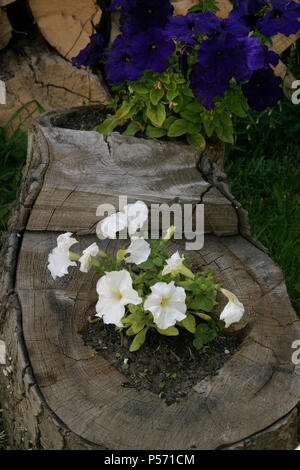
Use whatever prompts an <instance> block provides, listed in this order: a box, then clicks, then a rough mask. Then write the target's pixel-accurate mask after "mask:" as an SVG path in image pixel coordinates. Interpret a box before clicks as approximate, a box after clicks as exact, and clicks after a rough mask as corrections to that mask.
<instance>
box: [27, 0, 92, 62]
mask: <svg viewBox="0 0 300 470" xmlns="http://www.w3.org/2000/svg"><path fill="white" fill-rule="evenodd" d="M28 3H29V5H30V8H31V11H32V14H33V16H34V19H35V21H36V23H37V24H38V27H39V29H40V31H41V33H42V35H43V36H44V37H45V39H46V40H47V41H48V42H49V44H51V46H53V47H55V49H57V51H58V52H59V53H60V54H61V55H62V56H63V57H65V58H66V59H68V60H71V59H72V57H74V56H76V55H77V54H78V53H79V51H80V50H81V49H83V48H84V47H85V46H86V45H87V44H88V42H89V36H90V35H91V34H93V32H95V30H94V27H93V24H94V25H97V24H98V23H99V21H100V19H101V9H100V8H99V6H98V4H97V0H76V1H74V0H63V1H61V0H52V1H51V2H49V1H48V0H28Z"/></svg>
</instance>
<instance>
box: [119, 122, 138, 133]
mask: <svg viewBox="0 0 300 470" xmlns="http://www.w3.org/2000/svg"><path fill="white" fill-rule="evenodd" d="M140 130H141V129H140V127H139V126H138V125H137V124H136V123H135V122H132V121H131V122H130V123H129V124H128V126H127V128H126V130H125V131H124V132H123V135H128V136H135V134H136V133H137V132H138V131H140Z"/></svg>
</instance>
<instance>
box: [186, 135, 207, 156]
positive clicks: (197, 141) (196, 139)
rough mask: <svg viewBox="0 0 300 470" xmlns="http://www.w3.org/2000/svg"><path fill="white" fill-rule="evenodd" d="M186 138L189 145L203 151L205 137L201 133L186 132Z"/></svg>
mask: <svg viewBox="0 0 300 470" xmlns="http://www.w3.org/2000/svg"><path fill="white" fill-rule="evenodd" d="M186 140H187V142H188V143H189V144H190V145H192V146H193V147H196V148H197V149H198V150H200V151H201V152H203V150H204V149H205V147H206V142H205V138H204V137H203V135H201V134H188V135H187V136H186Z"/></svg>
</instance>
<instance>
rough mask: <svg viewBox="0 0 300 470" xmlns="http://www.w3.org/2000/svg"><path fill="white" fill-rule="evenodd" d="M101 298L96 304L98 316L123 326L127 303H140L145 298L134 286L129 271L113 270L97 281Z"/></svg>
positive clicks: (108, 322)
mask: <svg viewBox="0 0 300 470" xmlns="http://www.w3.org/2000/svg"><path fill="white" fill-rule="evenodd" d="M97 293H98V295H99V300H98V302H97V305H96V311H97V313H96V317H101V318H103V321H104V323H107V324H110V323H112V324H114V325H116V326H119V327H123V326H124V325H123V323H122V321H121V320H122V318H123V317H124V315H125V305H128V304H133V305H138V304H140V303H141V302H142V301H143V300H142V299H141V297H139V296H138V293H137V292H136V291H135V290H134V289H133V288H132V279H131V276H130V274H129V272H128V271H126V269H123V270H122V271H111V272H109V273H107V274H105V276H102V277H101V279H99V281H98V283H97Z"/></svg>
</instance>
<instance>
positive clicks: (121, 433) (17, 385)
mask: <svg viewBox="0 0 300 470" xmlns="http://www.w3.org/2000/svg"><path fill="white" fill-rule="evenodd" d="M86 111H87V110H83V111H82V112H83V115H84V114H86ZM76 113H78V110H75V111H74V110H73V111H70V112H66V113H65V119H63V115H64V113H63V112H60V113H57V114H56V113H48V114H47V115H46V116H44V117H42V118H41V120H40V122H39V123H36V124H35V126H34V127H33V128H32V130H31V136H30V145H29V152H28V161H27V166H26V169H25V172H24V177H23V182H22V186H21V190H20V194H19V201H18V203H17V204H16V206H15V208H14V210H13V214H12V218H11V226H10V232H9V234H8V235H7V237H6V242H5V247H4V251H3V254H2V260H3V262H2V264H1V266H2V269H1V282H0V286H1V291H0V337H1V339H2V338H3V339H4V340H5V342H6V346H7V349H8V355H9V356H10V357H11V360H12V361H13V364H14V369H13V374H11V375H10V376H9V377H4V376H2V374H0V382H1V387H0V391H1V393H2V395H1V400H2V403H4V404H5V416H6V419H7V421H8V423H9V434H10V436H12V435H16V436H17V437H16V438H20V439H21V438H22V437H23V439H24V442H26V443H28V444H29V443H30V441H31V442H32V444H31V446H32V447H33V448H43V449H91V448H95V449H104V448H107V449H111V450H117V449H123V450H133V449H151V450H154V449H157V450H164V449H169V450H173V449H174V450H175V449H181V450H182V449H184V450H187V449H224V448H232V449H245V448H247V449H292V448H295V447H296V435H297V424H298V421H299V415H298V412H297V405H298V404H299V402H300V376H299V375H296V374H295V366H294V365H293V363H292V361H291V353H292V349H291V344H292V343H293V341H295V340H297V339H299V337H300V322H299V320H298V319H297V317H296V315H295V312H294V311H293V309H292V307H291V304H290V302H289V299H288V295H287V292H286V287H285V283H284V279H283V277H282V273H281V272H280V270H279V268H278V267H277V266H276V265H275V264H274V263H273V261H272V260H271V258H270V257H269V256H268V255H267V253H265V252H264V250H262V249H261V248H260V247H258V246H255V242H254V241H253V240H252V239H251V234H249V228H247V221H246V218H244V219H243V220H242V218H241V215H240V214H239V211H240V209H241V208H240V207H238V205H237V201H235V199H234V197H233V196H232V195H230V193H229V190H228V187H227V185H226V178H225V175H224V174H223V176H222V172H221V171H220V169H219V168H218V166H217V164H216V160H217V159H218V158H217V155H216V154H214V152H213V151H212V149H210V150H207V151H206V152H205V153H204V154H203V155H200V154H198V153H197V152H196V151H194V150H193V149H190V148H188V147H185V146H184V145H178V144H167V143H160V142H156V141H148V140H146V139H145V140H143V139H141V140H140V141H139V139H128V138H125V137H122V136H120V135H119V134H112V135H111V136H110V137H109V138H108V139H106V140H105V139H103V138H101V136H98V135H96V134H95V133H94V132H88V131H75V130H71V129H62V128H55V127H53V125H54V124H55V122H56V121H57V122H60V123H63V122H64V124H65V125H67V124H68V116H70V117H71V116H72V119H73V117H74V114H76ZM93 113H95V109H94V108H91V114H93ZM51 123H52V124H51ZM76 149H77V150H76ZM129 149H130V150H129ZM83 152H84V154H83ZM216 153H218V152H216ZM70 155H73V166H72V165H71V163H72V160H71V157H70ZM80 155H81V156H82V157H84V158H83V160H82V162H83V161H84V163H82V162H81V163H80V161H81V160H80ZM85 159H86V161H85ZM80 165H83V166H82V167H81V166H80ZM196 172H197V177H196ZM147 175H148V179H147ZM167 175H168V178H167ZM133 176H134V177H135V178H133ZM114 179H115V180H116V179H118V182H119V185H116V184H115V183H114ZM152 180H153V184H151V181H152ZM63 181H65V185H66V188H65V191H66V192H69V194H70V195H69V196H66V193H63V191H64V188H63ZM97 181H98V184H97ZM75 182H77V184H76V186H75V188H74V187H73V184H74V183H75ZM49 188H52V192H50V189H49ZM55 188H56V189H55ZM88 188H92V189H90V190H89V191H88ZM123 189H127V191H128V194H129V195H130V197H132V198H133V200H134V199H136V198H137V197H139V198H142V199H144V200H146V201H148V202H156V201H157V200H164V201H168V200H171V201H172V200H173V197H174V196H175V194H176V195H177V196H180V197H181V198H182V200H185V201H192V200H194V197H195V196H197V199H196V201H195V202H196V203H199V202H201V201H202V202H204V204H205V207H207V210H208V213H210V209H209V204H211V213H212V215H211V217H212V218H213V219H212V220H215V222H214V223H215V227H216V226H217V224H219V223H220V220H221V219H222V215H220V213H218V211H219V208H223V211H224V210H227V209H224V206H225V205H226V204H225V202H224V199H225V200H227V204H228V207H229V206H230V207H231V208H232V209H233V210H234V211H235V213H236V220H238V224H237V226H236V230H237V231H236V233H235V234H234V235H230V236H224V235H223V236H216V234H215V227H214V229H212V230H209V231H210V233H209V234H207V235H206V236H205V244H204V247H203V249H202V250H200V251H191V252H187V255H188V258H189V260H190V262H191V263H192V265H193V268H194V269H206V268H209V269H211V268H213V269H215V270H216V272H217V275H216V279H217V281H218V282H221V283H222V284H223V285H224V287H225V288H227V289H229V290H232V291H233V292H234V293H235V294H236V295H237V296H238V297H239V298H240V300H241V301H242V302H243V303H244V305H245V309H246V314H245V318H244V320H243V323H242V324H241V325H239V326H238V327H237V328H238V329H239V328H241V327H242V328H245V329H246V330H245V331H246V332H247V334H246V337H245V340H244V341H243V343H242V344H241V346H240V347H239V349H238V351H237V352H236V353H235V355H234V356H233V357H232V358H231V359H230V360H229V361H228V362H227V363H226V364H225V365H224V366H223V367H222V369H221V370H220V371H219V373H218V374H217V375H216V376H214V377H208V378H206V379H205V380H204V381H201V382H200V383H199V384H198V385H197V386H196V387H194V388H193V389H191V390H190V392H189V394H188V397H187V399H186V400H184V401H182V402H180V403H176V404H174V405H172V406H169V407H168V406H166V404H165V403H164V402H162V401H161V400H160V399H159V398H158V397H157V396H156V395H154V394H152V393H151V392H148V391H143V392H138V391H136V390H133V389H128V388H124V387H122V382H123V381H124V377H123V376H122V375H121V374H120V373H119V372H118V371H117V370H116V369H114V368H113V367H112V366H111V365H110V364H108V363H107V362H106V361H105V360H104V359H103V358H101V357H100V356H99V355H98V354H96V353H95V352H94V351H93V350H92V349H90V348H89V347H87V346H85V345H84V343H83V340H82V337H81V331H82V329H83V327H84V326H85V324H86V321H87V316H88V315H91V314H93V312H94V311H95V302H96V300H97V299H96V294H95V285H96V282H97V278H96V276H95V273H94V272H93V271H90V273H89V274H83V273H81V272H79V271H78V270H76V269H74V268H72V269H71V270H70V276H68V277H65V278H60V279H58V280H57V281H54V280H53V279H52V278H51V276H50V273H49V272H48V271H47V267H46V265H47V257H48V254H49V252H50V251H51V250H52V248H53V247H54V246H55V243H56V237H57V235H58V234H59V233H60V229H59V227H60V226H61V225H59V224H63V219H62V218H60V217H59V216H57V219H55V220H57V221H56V222H55V224H54V222H53V226H52V225H51V224H48V227H47V226H46V227H45V228H43V227H44V226H43V224H45V220H46V218H45V219H43V220H41V221H40V220H38V216H39V214H40V213H39V212H37V211H38V210H39V211H42V210H44V211H45V213H46V214H48V213H49V212H50V208H51V210H52V212H54V213H55V211H56V210H58V209H63V211H65V215H64V217H65V226H64V227H63V229H62V230H63V231H66V230H69V228H70V227H71V225H70V224H71V219H72V217H73V218H74V220H76V208H75V206H76V204H78V206H77V207H78V209H77V212H78V211H79V214H80V220H81V218H84V217H87V219H86V220H89V218H90V217H91V214H89V213H88V215H87V216H84V215H83V214H81V212H80V208H81V204H85V208H86V210H88V208H89V206H90V203H93V204H96V203H98V202H99V201H103V200H105V199H106V198H109V199H110V200H114V198H116V196H117V195H118V194H119V193H120V191H123ZM44 191H46V192H45V193H44V195H43V192H44ZM70 191H72V193H70ZM178 191H179V192H178ZM77 193H78V194H77ZM45 194H47V195H48V196H47V197H46V196H45ZM83 195H84V196H83ZM66 197H68V199H69V202H68V203H67V204H65V201H66V200H67V201H68V199H66ZM98 197H99V199H97V198H98ZM73 198H74V199H73ZM75 201H77V202H76V204H75ZM67 209H68V211H69V213H70V214H71V216H70V217H69V218H68V217H67V216H66V214H67V212H68V211H67ZM214 212H215V214H213V213H214ZM220 212H222V210H220ZM58 214H59V212H58ZM225 222H226V221H224V223H225ZM51 223H52V222H51ZM73 224H77V221H76V222H73ZM21 227H23V228H25V231H24V232H23V233H22V235H21V236H18V234H19V235H20V232H19V230H21ZM30 227H31V228H30ZM74 228H76V227H75V226H74ZM241 228H242V229H243V230H244V233H245V234H246V235H244V234H243V233H242V232H243V230H242V231H241ZM226 230H228V229H226ZM247 230H248V232H247ZM77 237H78V239H79V242H80V244H79V245H78V246H77V245H75V247H74V249H75V250H81V249H84V248H86V247H87V246H88V245H90V244H91V243H92V242H93V241H97V242H98V243H99V245H100V246H101V248H102V249H104V250H106V249H107V250H108V251H110V253H112V254H114V253H116V250H117V249H118V248H119V247H120V246H123V245H124V243H126V241H107V240H106V241H102V242H99V240H97V239H96V236H95V234H94V233H93V230H91V233H89V234H82V235H77ZM178 249H179V250H183V249H184V240H183V241H173V242H171V243H170V245H169V247H168V250H169V253H170V254H171V253H173V252H175V251H176V250H178ZM16 261H17V263H16ZM217 300H218V301H219V304H218V306H217V313H218V312H220V311H221V309H222V308H223V307H224V305H225V299H224V297H221V296H218V299H217ZM5 319H6V321H4V320H5ZM23 377H24V379H23ZM7 385H9V386H10V387H11V389H12V390H13V391H14V393H13V395H10V394H9V393H8V389H7ZM20 397H21V398H20ZM8 410H10V411H8ZM22 422H23V423H25V424H28V428H27V433H26V437H24V436H25V432H24V431H22V429H23V428H22V424H21V423H22ZM23 427H24V424H23ZM203 430H205V432H203Z"/></svg>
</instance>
